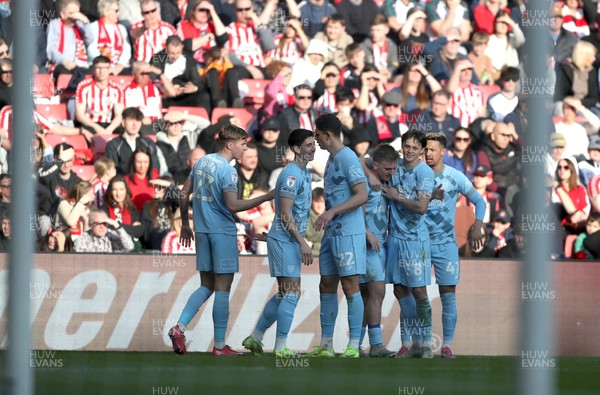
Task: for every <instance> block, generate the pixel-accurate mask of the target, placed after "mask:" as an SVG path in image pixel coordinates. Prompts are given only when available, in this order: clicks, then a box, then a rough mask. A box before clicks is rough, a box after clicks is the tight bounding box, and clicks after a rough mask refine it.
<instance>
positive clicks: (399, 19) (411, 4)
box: [386, 0, 427, 32]
mask: <svg viewBox="0 0 600 395" xmlns="http://www.w3.org/2000/svg"><path fill="white" fill-rule="evenodd" d="M418 4H419V3H418V2H417V1H413V0H399V1H395V2H393V5H392V8H393V14H392V13H390V14H386V16H388V17H389V18H390V28H392V30H394V32H400V31H401V30H402V29H404V26H406V24H407V23H408V19H410V11H411V10H412V9H413V8H418ZM421 12H423V11H421ZM426 17H427V16H425V13H423V18H426Z"/></svg>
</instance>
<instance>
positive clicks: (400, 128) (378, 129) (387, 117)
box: [366, 91, 408, 149]
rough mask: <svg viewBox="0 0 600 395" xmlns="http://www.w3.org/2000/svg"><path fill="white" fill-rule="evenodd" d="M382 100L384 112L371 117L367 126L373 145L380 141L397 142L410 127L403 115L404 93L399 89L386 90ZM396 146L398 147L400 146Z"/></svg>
mask: <svg viewBox="0 0 600 395" xmlns="http://www.w3.org/2000/svg"><path fill="white" fill-rule="evenodd" d="M381 101H382V105H383V112H382V114H381V115H377V116H374V117H371V119H369V122H367V126H366V129H367V131H368V134H369V139H370V141H371V146H373V147H375V146H377V145H378V144H380V143H394V142H396V143H397V142H399V139H400V137H401V136H402V135H403V134H404V133H406V132H407V131H408V127H407V126H406V123H405V121H404V119H403V118H402V117H401V116H402V110H401V109H400V103H402V95H401V94H400V93H399V92H397V91H390V92H386V93H385V94H384V95H383V97H382V98H381ZM394 145H395V144H394ZM395 148H397V149H398V147H395Z"/></svg>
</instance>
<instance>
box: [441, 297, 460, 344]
mask: <svg viewBox="0 0 600 395" xmlns="http://www.w3.org/2000/svg"><path fill="white" fill-rule="evenodd" d="M440 299H442V327H443V328H444V343H450V342H452V339H454V329H455V328H456V318H457V316H458V314H457V312H456V294H455V293H454V292H447V293H443V294H441V295H440Z"/></svg>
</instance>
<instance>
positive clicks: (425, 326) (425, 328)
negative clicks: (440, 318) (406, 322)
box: [416, 297, 431, 347]
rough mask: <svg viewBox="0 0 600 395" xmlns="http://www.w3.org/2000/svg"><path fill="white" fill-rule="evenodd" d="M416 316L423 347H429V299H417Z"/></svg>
mask: <svg viewBox="0 0 600 395" xmlns="http://www.w3.org/2000/svg"><path fill="white" fill-rule="evenodd" d="M416 303H417V315H418V316H419V321H418V322H419V324H420V326H421V328H420V330H419V332H420V333H421V334H422V335H423V346H424V347H431V304H429V298H428V297H425V298H423V299H417V300H416Z"/></svg>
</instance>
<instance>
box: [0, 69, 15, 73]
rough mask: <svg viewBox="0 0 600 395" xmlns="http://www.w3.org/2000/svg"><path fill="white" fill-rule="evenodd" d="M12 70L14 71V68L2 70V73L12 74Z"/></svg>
mask: <svg viewBox="0 0 600 395" xmlns="http://www.w3.org/2000/svg"><path fill="white" fill-rule="evenodd" d="M12 72H13V71H12V69H10V70H2V71H0V74H11V73H12Z"/></svg>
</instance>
